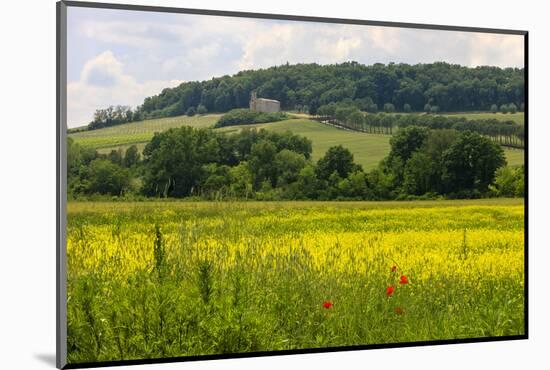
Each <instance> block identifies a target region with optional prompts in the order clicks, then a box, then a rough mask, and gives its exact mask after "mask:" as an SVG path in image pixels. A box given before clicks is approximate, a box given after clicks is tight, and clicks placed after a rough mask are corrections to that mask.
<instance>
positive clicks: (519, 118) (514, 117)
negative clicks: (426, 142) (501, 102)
mask: <svg viewBox="0 0 550 370" xmlns="http://www.w3.org/2000/svg"><path fill="white" fill-rule="evenodd" d="M442 115H443V116H451V117H464V118H466V119H498V120H499V121H514V122H515V123H518V124H520V125H523V124H524V122H525V114H524V113H523V112H517V113H514V114H511V113H500V112H499V113H491V112H476V113H469V112H467V113H448V114H447V113H444V114H442Z"/></svg>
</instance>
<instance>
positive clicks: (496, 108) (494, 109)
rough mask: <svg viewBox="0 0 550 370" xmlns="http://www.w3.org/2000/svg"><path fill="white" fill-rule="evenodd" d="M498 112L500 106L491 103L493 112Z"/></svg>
mask: <svg viewBox="0 0 550 370" xmlns="http://www.w3.org/2000/svg"><path fill="white" fill-rule="evenodd" d="M496 112H498V106H497V105H496V104H493V105H491V113H496Z"/></svg>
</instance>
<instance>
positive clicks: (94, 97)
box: [67, 50, 183, 127]
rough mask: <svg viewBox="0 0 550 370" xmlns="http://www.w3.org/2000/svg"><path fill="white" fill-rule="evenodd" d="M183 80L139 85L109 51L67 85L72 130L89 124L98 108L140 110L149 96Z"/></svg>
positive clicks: (69, 120)
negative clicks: (140, 105) (123, 106)
mask: <svg viewBox="0 0 550 370" xmlns="http://www.w3.org/2000/svg"><path fill="white" fill-rule="evenodd" d="M182 82H183V81H181V80H148V81H145V82H141V83H140V82H138V81H136V79H135V78H134V77H133V76H131V75H129V74H126V73H125V71H124V65H123V63H122V62H120V61H119V60H118V59H117V58H116V57H115V55H114V53H113V52H112V51H109V50H107V51H105V52H103V53H101V54H99V55H97V56H96V57H94V58H93V59H91V60H89V61H87V62H86V63H85V65H84V68H83V69H82V73H81V75H80V79H79V80H78V81H74V82H70V83H69V84H68V85H67V100H68V112H67V115H68V119H67V121H68V126H69V127H76V126H81V125H85V124H87V123H88V122H89V121H90V120H91V119H92V117H93V113H94V111H95V110H96V109H98V108H105V107H108V106H109V105H130V106H137V105H139V104H141V103H143V99H144V98H146V97H147V96H151V95H155V94H158V93H159V92H161V91H162V89H164V88H166V87H174V86H177V85H179V84H180V83H182Z"/></svg>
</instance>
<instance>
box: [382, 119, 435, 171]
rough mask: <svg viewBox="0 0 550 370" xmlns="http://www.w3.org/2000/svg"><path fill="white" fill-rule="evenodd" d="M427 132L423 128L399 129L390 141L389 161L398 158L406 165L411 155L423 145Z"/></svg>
mask: <svg viewBox="0 0 550 370" xmlns="http://www.w3.org/2000/svg"><path fill="white" fill-rule="evenodd" d="M428 132H429V130H428V129H427V128H425V127H407V128H404V129H401V130H399V131H398V132H397V134H395V135H394V136H392V137H391V139H390V146H391V150H390V154H389V156H388V157H389V159H390V161H391V160H393V159H394V158H399V159H400V160H402V161H403V163H406V162H407V161H408V160H409V158H410V157H411V156H412V154H413V153H414V152H415V151H416V150H418V148H420V147H421V146H422V144H424V140H426V138H427V137H428Z"/></svg>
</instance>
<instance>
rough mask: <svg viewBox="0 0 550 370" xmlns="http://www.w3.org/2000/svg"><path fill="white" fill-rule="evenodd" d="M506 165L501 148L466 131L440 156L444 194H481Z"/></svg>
mask: <svg viewBox="0 0 550 370" xmlns="http://www.w3.org/2000/svg"><path fill="white" fill-rule="evenodd" d="M505 164H506V160H505V157H504V151H503V150H502V148H501V147H500V145H498V144H495V143H493V142H492V141H491V140H489V139H488V138H485V137H482V136H480V135H479V134H476V133H472V132H470V131H465V132H462V133H460V135H459V137H458V138H457V140H456V141H455V142H454V143H453V144H452V145H451V146H450V147H449V149H448V150H446V151H445V153H444V154H443V175H442V181H443V182H444V184H445V186H446V190H447V192H449V193H451V192H459V191H464V190H466V191H473V190H476V191H479V192H481V193H484V192H486V191H487V190H488V186H489V185H490V184H491V183H493V181H494V179H495V171H496V170H497V169H498V168H499V167H502V166H504V165H505Z"/></svg>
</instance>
